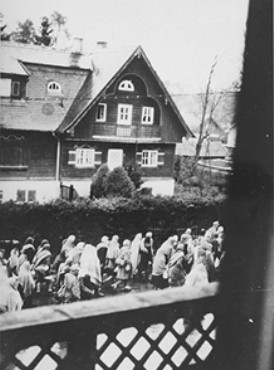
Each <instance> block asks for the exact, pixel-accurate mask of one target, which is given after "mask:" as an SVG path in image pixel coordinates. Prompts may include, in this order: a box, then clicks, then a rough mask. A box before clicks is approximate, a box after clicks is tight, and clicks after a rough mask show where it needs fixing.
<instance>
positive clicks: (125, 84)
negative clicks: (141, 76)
mask: <svg viewBox="0 0 274 370" xmlns="http://www.w3.org/2000/svg"><path fill="white" fill-rule="evenodd" d="M118 90H120V91H134V85H133V83H132V81H130V80H123V81H122V82H121V83H120V84H119V86H118Z"/></svg>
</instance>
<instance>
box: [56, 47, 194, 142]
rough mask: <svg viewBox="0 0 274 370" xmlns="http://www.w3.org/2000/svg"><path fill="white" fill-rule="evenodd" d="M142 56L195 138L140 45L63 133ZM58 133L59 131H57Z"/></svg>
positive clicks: (182, 121)
mask: <svg viewBox="0 0 274 370" xmlns="http://www.w3.org/2000/svg"><path fill="white" fill-rule="evenodd" d="M140 55H142V56H143V58H144V60H145V62H146V63H147V65H148V67H149V68H150V70H151V72H152V74H153V75H154V77H155V78H156V80H157V81H158V82H159V85H160V87H161V88H162V90H163V91H164V93H165V94H166V95H167V96H168V100H169V101H170V103H171V106H172V108H173V109H174V111H175V113H176V115H177V117H178V119H179V120H180V122H181V123H182V125H183V127H184V128H185V130H186V132H187V134H188V135H187V136H190V137H195V135H194V134H193V132H192V131H191V130H190V128H189V127H188V126H187V124H186V122H185V120H184V119H183V117H182V115H181V113H180V111H179V109H178V108H177V106H176V104H175V103H174V101H173V99H172V98H171V96H170V94H169V92H168V91H167V89H166V87H165V85H164V84H163V82H162V80H161V79H160V78H159V76H158V74H157V73H156V71H155V70H154V68H153V67H152V65H151V63H150V61H149V59H148V57H147V56H146V54H145V52H144V50H143V48H142V47H141V45H139V46H138V47H137V48H136V49H135V50H134V51H133V53H132V54H131V55H130V56H129V58H128V59H127V61H126V62H125V63H124V64H123V65H122V66H121V68H119V69H118V71H117V72H116V73H115V74H114V75H113V77H112V78H111V79H110V80H109V81H108V83H107V84H106V85H105V86H104V87H103V88H102V89H101V91H100V92H99V93H98V94H97V96H96V97H94V98H93V99H92V100H91V101H90V103H88V104H87V106H86V108H84V109H83V110H82V112H80V113H79V114H78V116H76V117H75V118H74V120H73V121H72V122H71V123H70V124H69V125H68V126H67V127H66V129H64V130H62V131H61V132H64V131H68V130H71V129H73V128H74V127H75V126H76V125H77V124H78V123H79V121H80V120H81V118H82V117H83V116H84V115H85V114H86V113H87V112H88V111H89V110H90V109H91V108H92V107H93V105H94V104H95V103H96V102H97V101H98V100H99V99H100V97H101V96H102V95H103V93H104V91H105V90H106V89H107V88H108V87H109V86H110V85H111V84H112V83H113V82H114V81H115V79H116V78H117V76H118V75H119V74H120V73H121V72H122V71H123V70H124V69H126V67H127V66H128V65H129V63H131V61H132V60H133V59H134V58H135V57H136V56H140ZM57 131H58V129H57Z"/></svg>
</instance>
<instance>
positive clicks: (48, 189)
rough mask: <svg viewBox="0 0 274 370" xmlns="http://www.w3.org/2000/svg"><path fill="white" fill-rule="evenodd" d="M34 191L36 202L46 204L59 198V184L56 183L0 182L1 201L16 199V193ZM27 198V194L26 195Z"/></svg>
mask: <svg viewBox="0 0 274 370" xmlns="http://www.w3.org/2000/svg"><path fill="white" fill-rule="evenodd" d="M18 190H25V191H26V193H27V192H28V191H29V190H35V191H36V201H38V202H41V203H43V202H48V201H51V200H53V199H56V198H59V196H60V183H59V182H57V181H31V180H29V181H26V180H24V181H0V192H3V193H2V194H3V198H2V201H3V202H6V201H9V200H16V199H17V191H18ZM26 196H27V194H26Z"/></svg>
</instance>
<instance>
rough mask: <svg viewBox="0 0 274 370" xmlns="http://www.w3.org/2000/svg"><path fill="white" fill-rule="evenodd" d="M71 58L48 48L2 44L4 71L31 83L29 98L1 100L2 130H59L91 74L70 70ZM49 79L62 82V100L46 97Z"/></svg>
mask: <svg viewBox="0 0 274 370" xmlns="http://www.w3.org/2000/svg"><path fill="white" fill-rule="evenodd" d="M69 55H70V53H68V52H66V53H65V52H59V51H56V50H52V49H47V48H46V47H37V46H29V45H24V46H22V45H20V44H10V43H6V42H3V43H1V57H0V66H1V67H0V69H1V71H3V73H8V74H11V75H18V74H21V75H24V76H29V80H28V83H27V88H26V89H27V97H26V99H21V100H17V99H10V98H9V97H2V98H1V101H0V105H1V110H0V128H5V129H11V130H25V131H43V132H48V131H55V130H56V129H57V128H58V126H59V125H60V122H62V121H63V119H64V117H65V115H66V113H67V111H68V110H69V107H70V105H71V104H72V102H73V101H74V98H75V96H76V94H77V93H78V91H79V89H80V88H81V86H82V85H83V82H84V81H85V78H86V76H87V75H88V73H89V70H88V69H84V68H77V69H76V68H75V66H74V65H73V66H72V67H69V65H70V64H69ZM47 63H48V64H47ZM89 65H90V66H91V62H90V61H89ZM83 66H87V64H86V65H85V64H83ZM50 80H53V81H57V82H58V83H60V86H61V88H62V94H61V95H60V96H59V97H58V96H56V97H50V96H48V95H47V83H48V81H50Z"/></svg>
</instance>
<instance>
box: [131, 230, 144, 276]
mask: <svg viewBox="0 0 274 370" xmlns="http://www.w3.org/2000/svg"><path fill="white" fill-rule="evenodd" d="M141 244H142V234H141V233H138V234H136V235H135V237H134V239H133V240H132V243H131V264H132V274H133V277H134V276H136V275H137V273H138V265H139V263H140V260H141V255H140V250H141Z"/></svg>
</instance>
